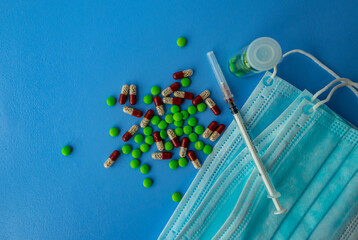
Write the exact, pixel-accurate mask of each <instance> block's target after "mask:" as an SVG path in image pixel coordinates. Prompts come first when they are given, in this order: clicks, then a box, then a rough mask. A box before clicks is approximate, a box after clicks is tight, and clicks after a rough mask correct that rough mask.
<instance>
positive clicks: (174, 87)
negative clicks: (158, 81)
mask: <svg viewBox="0 0 358 240" xmlns="http://www.w3.org/2000/svg"><path fill="white" fill-rule="evenodd" d="M179 88H180V83H178V82H175V83H173V84H172V85H170V86H169V87H167V88H166V89H164V90H163V91H162V95H163V97H166V96H168V95H169V94H171V93H172V92H174V91H176V90H178V89H179Z"/></svg>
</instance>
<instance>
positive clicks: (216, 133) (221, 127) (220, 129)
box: [210, 124, 225, 142]
mask: <svg viewBox="0 0 358 240" xmlns="http://www.w3.org/2000/svg"><path fill="white" fill-rule="evenodd" d="M224 130H225V125H224V124H220V125H219V127H218V128H217V129H216V130H215V131H214V132H213V134H211V136H210V141H212V142H214V141H215V140H216V139H218V137H219V136H220V135H221V134H222V133H223V132H224Z"/></svg>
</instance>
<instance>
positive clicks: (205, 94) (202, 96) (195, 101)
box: [192, 90, 210, 105]
mask: <svg viewBox="0 0 358 240" xmlns="http://www.w3.org/2000/svg"><path fill="white" fill-rule="evenodd" d="M209 96H210V91H209V90H205V91H204V92H202V93H200V94H199V95H198V96H196V97H195V98H194V99H193V101H192V103H193V105H198V104H199V103H201V102H203V101H204V100H205V99H207V98H208V97H209Z"/></svg>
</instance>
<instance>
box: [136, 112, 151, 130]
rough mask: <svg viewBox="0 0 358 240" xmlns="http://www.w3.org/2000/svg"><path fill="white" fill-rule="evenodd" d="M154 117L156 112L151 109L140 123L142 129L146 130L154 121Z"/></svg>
mask: <svg viewBox="0 0 358 240" xmlns="http://www.w3.org/2000/svg"><path fill="white" fill-rule="evenodd" d="M153 116H154V111H153V110H152V109H149V110H148V111H147V112H146V113H145V114H144V117H143V119H142V121H141V122H140V124H139V125H140V127H141V128H145V127H146V126H147V125H148V123H149V122H150V120H151V119H152V117H153Z"/></svg>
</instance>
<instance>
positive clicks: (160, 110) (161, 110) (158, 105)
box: [153, 96, 165, 116]
mask: <svg viewBox="0 0 358 240" xmlns="http://www.w3.org/2000/svg"><path fill="white" fill-rule="evenodd" d="M153 101H154V105H155V108H156V109H157V112H158V114H159V115H160V116H163V115H164V113H165V112H164V107H163V103H162V100H161V99H160V97H159V96H155V97H154V98H153Z"/></svg>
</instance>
